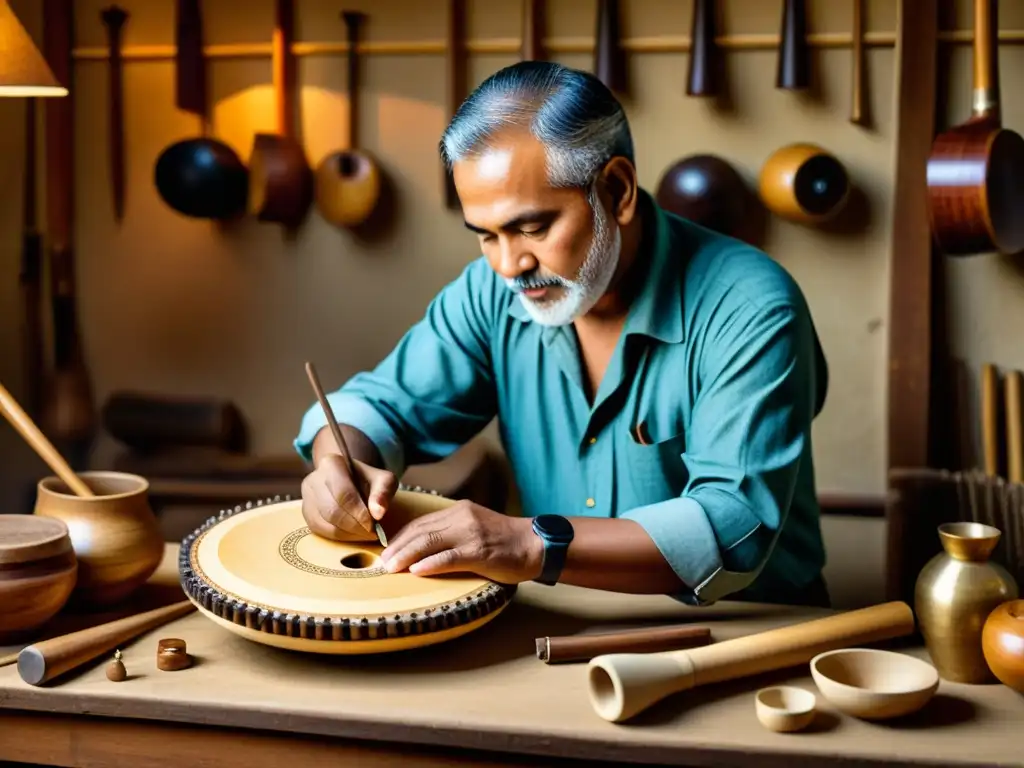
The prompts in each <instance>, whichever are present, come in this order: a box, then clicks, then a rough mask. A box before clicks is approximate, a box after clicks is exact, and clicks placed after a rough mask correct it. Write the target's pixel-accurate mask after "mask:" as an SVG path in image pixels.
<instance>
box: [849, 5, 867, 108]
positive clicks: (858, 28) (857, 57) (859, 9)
mask: <svg viewBox="0 0 1024 768" xmlns="http://www.w3.org/2000/svg"><path fill="white" fill-rule="evenodd" d="M851 33H852V34H853V51H852V54H851V57H852V59H853V60H852V61H851V62H850V66H851V70H852V71H851V72H850V122H851V123H853V124H854V125H859V124H860V123H861V122H862V121H863V120H864V0H853V28H852V30H851Z"/></svg>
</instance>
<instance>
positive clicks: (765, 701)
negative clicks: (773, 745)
mask: <svg viewBox="0 0 1024 768" xmlns="http://www.w3.org/2000/svg"><path fill="white" fill-rule="evenodd" d="M817 702H818V700H817V699H816V698H815V696H814V694H813V693H811V692H810V691H805V690H804V689H803V688H797V687H796V686H792V685H778V686H774V687H772V688H762V689H761V690H759V691H758V692H757V694H756V695H755V696H754V711H755V712H756V713H757V719H758V720H759V721H761V725H763V726H764V727H765V728H767V729H768V730H770V731H775V732H776V733H793V732H795V731H802V730H803V729H804V728H806V727H807V726H808V725H810V724H811V722H812V721H813V720H814V714H815V711H816V706H817Z"/></svg>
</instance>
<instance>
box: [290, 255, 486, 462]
mask: <svg viewBox="0 0 1024 768" xmlns="http://www.w3.org/2000/svg"><path fill="white" fill-rule="evenodd" d="M490 273H491V270H490V268H489V267H488V265H487V264H486V262H483V261H482V260H481V259H478V260H476V261H474V262H472V263H471V264H470V265H468V266H467V267H466V268H465V269H464V270H463V272H462V273H461V274H460V275H459V276H458V277H457V278H456V279H455V280H454V281H452V282H451V283H449V284H448V285H446V286H445V287H444V288H443V289H442V290H441V291H440V292H439V293H438V295H437V296H436V297H435V298H434V299H433V300H432V301H431V303H430V304H429V306H428V307H427V310H426V312H425V314H424V316H423V318H422V319H421V320H419V321H418V322H417V323H416V324H415V325H414V326H413V327H412V328H410V329H409V331H407V332H406V333H405V334H404V335H403V337H402V338H401V339H400V340H399V342H398V344H397V345H396V346H395V348H394V349H393V350H392V351H391V352H390V353H389V354H388V355H387V357H385V358H384V359H383V360H382V361H381V362H380V363H379V364H378V365H377V366H376V367H375V368H374V369H373V370H369V371H362V372H360V373H357V374H356V375H354V376H353V377H352V378H350V379H349V380H348V381H346V382H345V383H344V384H343V385H342V386H341V387H340V388H339V389H337V390H336V391H333V392H330V393H328V394H327V400H328V402H329V403H330V404H331V408H332V409H333V411H334V415H335V418H336V419H337V420H338V423H339V424H346V425H348V426H351V427H354V428H355V429H358V430H360V431H361V432H363V433H364V434H365V435H366V436H367V437H368V438H369V439H370V440H371V441H372V442H373V443H374V444H375V445H376V446H377V448H378V450H379V451H380V453H381V456H382V458H383V461H384V465H385V467H386V468H387V469H388V470H389V471H391V472H394V473H395V474H396V475H397V476H399V477H401V476H402V474H404V472H405V469H406V468H407V467H408V466H409V465H411V464H416V463H426V462H429V461H436V460H439V459H441V458H444V457H445V456H447V455H448V454H450V453H452V452H453V451H455V450H456V449H457V448H458V447H459V446H460V445H462V444H463V443H464V442H466V441H467V440H468V439H469V438H471V437H472V436H473V435H475V434H476V433H477V432H479V431H480V430H481V429H483V428H484V427H485V426H486V425H487V424H488V422H489V421H490V420H491V419H492V418H493V417H494V415H495V414H496V410H497V398H496V395H495V388H494V378H493V373H492V367H491V360H490V355H491V346H490V339H491V321H492V318H493V317H494V311H495V305H496V303H497V302H498V301H499V297H498V293H497V290H496V286H495V281H494V279H493V277H491V274H490ZM499 287H500V286H499ZM385 311H386V310H385ZM326 424H327V422H326V419H325V418H324V414H323V411H322V409H321V408H320V406H319V404H317V403H314V404H313V405H311V406H310V407H309V409H308V410H307V411H306V413H305V414H304V416H303V418H302V422H301V425H300V427H299V432H298V435H297V436H296V437H295V439H294V441H293V445H294V447H295V450H296V451H297V452H298V453H299V455H300V456H302V457H303V458H304V459H306V460H307V461H310V460H311V457H312V445H313V439H314V438H315V437H316V435H317V433H318V432H319V431H320V430H321V429H322V428H323V427H324V426H326Z"/></svg>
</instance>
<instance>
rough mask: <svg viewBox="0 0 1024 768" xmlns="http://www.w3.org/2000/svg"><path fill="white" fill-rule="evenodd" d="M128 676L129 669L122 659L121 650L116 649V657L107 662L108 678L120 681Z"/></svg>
mask: <svg viewBox="0 0 1024 768" xmlns="http://www.w3.org/2000/svg"><path fill="white" fill-rule="evenodd" d="M127 677H128V670H126V669H125V668H124V662H122V661H121V651H115V652H114V658H113V659H112V660H111V661H110V663H108V664H107V680H110V681H111V682H114V683H120V682H121V681H123V680H125V679H127Z"/></svg>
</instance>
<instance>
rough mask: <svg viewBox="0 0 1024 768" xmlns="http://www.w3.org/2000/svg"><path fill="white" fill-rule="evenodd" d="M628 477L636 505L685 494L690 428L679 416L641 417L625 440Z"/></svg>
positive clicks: (637, 419)
mask: <svg viewBox="0 0 1024 768" xmlns="http://www.w3.org/2000/svg"><path fill="white" fill-rule="evenodd" d="M621 443H622V446H623V452H624V462H623V464H624V468H625V472H626V476H625V478H624V484H625V487H626V488H627V489H629V491H630V492H631V494H632V496H633V499H634V504H636V505H640V504H654V503H657V502H659V501H665V500H666V499H670V498H673V497H676V496H679V494H681V493H682V492H683V488H685V487H686V480H687V471H686V465H685V464H683V459H682V454H683V452H684V451H685V450H686V428H685V426H684V425H683V423H682V419H681V418H677V417H676V415H675V414H672V413H664V412H649V413H646V414H638V416H637V418H635V419H634V420H633V423H631V424H630V425H629V433H628V435H627V436H626V437H625V439H624V440H622V441H621Z"/></svg>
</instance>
